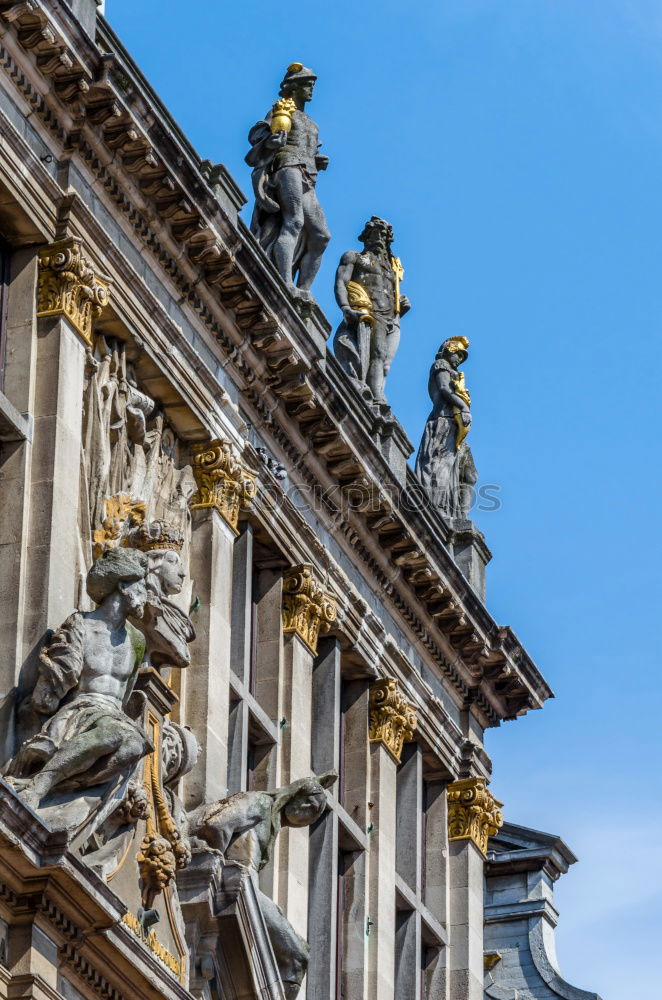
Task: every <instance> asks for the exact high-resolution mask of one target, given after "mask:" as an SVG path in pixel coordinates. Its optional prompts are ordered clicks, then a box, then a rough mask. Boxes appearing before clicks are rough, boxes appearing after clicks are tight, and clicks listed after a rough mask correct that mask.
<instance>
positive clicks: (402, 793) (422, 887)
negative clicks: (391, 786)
mask: <svg viewBox="0 0 662 1000" xmlns="http://www.w3.org/2000/svg"><path fill="white" fill-rule="evenodd" d="M445 789H446V782H445V781H443V780H440V779H439V777H437V776H432V775H428V774H427V773H426V768H425V760H424V751H423V749H422V747H421V746H420V745H419V744H418V743H415V742H413V743H407V744H405V746H404V748H403V752H402V759H401V762H400V764H399V765H398V771H397V778H396V840H395V855H396V856H395V867H396V875H395V905H396V934H395V948H396V955H395V969H396V996H407V997H411V1000H426V998H427V997H429V996H435V995H436V992H435V991H436V990H437V989H438V985H437V984H438V982H439V981H440V980H442V979H443V976H444V969H445V962H446V943H447V939H448V934H447V930H446V920H447V912H446V888H447V887H446V884H445V879H446V872H447V868H446V864H445V858H444V854H446V855H447V850H448V840H447V830H448V826H447V818H446V795H445ZM435 873H436V877H435Z"/></svg>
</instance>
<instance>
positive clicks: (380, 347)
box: [333, 215, 411, 405]
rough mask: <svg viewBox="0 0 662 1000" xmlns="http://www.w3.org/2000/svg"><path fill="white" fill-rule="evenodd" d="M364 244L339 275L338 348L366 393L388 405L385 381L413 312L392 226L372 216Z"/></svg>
mask: <svg viewBox="0 0 662 1000" xmlns="http://www.w3.org/2000/svg"><path fill="white" fill-rule="evenodd" d="M359 240H360V241H361V243H363V246H364V249H363V251H362V252H361V253H355V252H354V251H352V250H349V251H348V252H347V253H345V254H343V256H342V258H341V260H340V264H339V266H338V270H337V271H336V287H335V291H336V301H337V303H338V305H339V306H340V308H341V309H342V312H343V321H342V323H341V324H340V326H339V327H338V329H337V330H336V334H335V337H334V340H333V348H334V351H335V355H336V357H337V359H338V361H339V362H340V365H341V366H342V368H343V370H344V371H345V372H346V373H347V374H348V375H349V377H350V378H351V379H353V381H355V382H356V383H357V384H358V386H359V388H360V390H361V392H362V393H363V394H364V395H365V396H366V397H367V398H369V397H370V395H371V396H372V399H373V400H374V402H375V403H378V404H381V405H384V404H386V399H385V397H384V383H385V381H386V375H387V374H388V370H389V368H390V367H391V362H392V361H393V358H394V357H395V352H396V351H397V349H398V344H399V343H400V317H401V316H404V314H405V313H406V312H409V309H410V308H411V307H410V304H409V299H408V298H407V297H406V296H405V295H401V294H400V281H401V279H402V277H403V275H404V270H403V268H402V265H401V263H400V260H399V259H398V258H397V257H394V256H393V255H392V253H391V243H392V242H393V230H392V229H391V227H390V225H389V224H388V222H385V220H384V219H379V218H377V216H375V215H373V217H372V218H371V219H370V220H369V221H368V222H366V224H365V229H364V230H363V232H362V233H361V235H360V236H359ZM366 389H367V390H369V391H368V392H366Z"/></svg>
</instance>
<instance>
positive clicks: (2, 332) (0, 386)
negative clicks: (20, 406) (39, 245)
mask: <svg viewBox="0 0 662 1000" xmlns="http://www.w3.org/2000/svg"><path fill="white" fill-rule="evenodd" d="M11 253H12V248H11V246H10V244H9V243H8V242H7V240H6V239H5V238H4V236H3V235H2V233H0V392H4V388H5V366H6V363H7V314H8V306H9V280H10V265H11Z"/></svg>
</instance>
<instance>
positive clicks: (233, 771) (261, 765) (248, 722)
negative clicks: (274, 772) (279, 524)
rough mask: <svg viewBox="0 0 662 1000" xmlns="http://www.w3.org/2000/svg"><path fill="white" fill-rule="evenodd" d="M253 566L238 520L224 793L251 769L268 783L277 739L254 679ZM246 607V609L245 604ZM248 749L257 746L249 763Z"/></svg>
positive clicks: (244, 785)
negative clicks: (226, 772) (260, 774)
mask: <svg viewBox="0 0 662 1000" xmlns="http://www.w3.org/2000/svg"><path fill="white" fill-rule="evenodd" d="M256 577H257V571H256V567H255V564H254V559H253V527H252V525H251V524H250V522H248V521H243V522H242V523H241V525H240V533H239V535H238V537H237V539H236V541H235V543H234V558H233V581H232V640H231V656H230V671H229V681H230V706H229V720H228V774H227V794H228V795H232V794H234V793H235V792H241V791H246V790H248V788H249V785H251V786H252V784H253V783H252V782H251V781H249V772H250V773H252V774H253V775H255V774H256V773H258V772H266V773H265V774H264V775H263V777H264V779H265V780H262V781H261V782H260V778H259V777H258V779H257V784H259V787H267V784H268V774H269V772H270V770H271V765H272V758H273V756H274V753H275V751H276V747H277V745H278V723H277V720H275V719H274V718H271V716H270V714H269V712H268V710H267V707H266V706H265V705H264V704H263V703H262V701H261V699H260V697H259V693H258V690H257V684H256V630H257V627H258V616H259V615H260V608H259V602H258V601H257V600H256V596H257V595H256V593H255V587H256ZM247 608H248V609H249V613H248V615H247V613H246V609H247ZM251 750H253V751H255V752H256V757H255V758H254V760H253V767H252V768H251V767H250V757H251Z"/></svg>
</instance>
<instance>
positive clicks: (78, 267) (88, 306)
mask: <svg viewBox="0 0 662 1000" xmlns="http://www.w3.org/2000/svg"><path fill="white" fill-rule="evenodd" d="M109 297H110V279H109V278H107V277H105V276H104V275H101V274H98V273H97V271H96V270H95V269H94V267H93V266H92V264H91V263H90V261H89V260H88V259H87V257H86V256H85V254H84V253H83V243H82V240H81V239H79V238H78V237H77V236H74V237H71V238H70V239H66V240H60V241H59V242H58V243H51V244H50V245H49V246H47V247H43V248H42V249H41V250H40V251H39V288H38V294H37V316H40V317H44V316H66V317H67V319H68V320H69V321H70V323H71V324H72V326H73V327H74V328H75V329H76V330H77V331H78V333H79V334H80V335H81V337H82V338H83V340H84V341H85V343H86V344H87V346H88V347H92V325H93V323H94V321H95V320H96V319H98V318H99V316H100V315H101V313H102V311H103V309H104V307H105V306H107V305H108V300H109Z"/></svg>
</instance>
